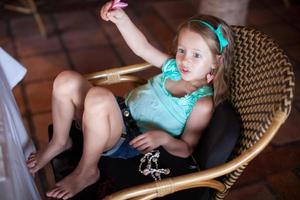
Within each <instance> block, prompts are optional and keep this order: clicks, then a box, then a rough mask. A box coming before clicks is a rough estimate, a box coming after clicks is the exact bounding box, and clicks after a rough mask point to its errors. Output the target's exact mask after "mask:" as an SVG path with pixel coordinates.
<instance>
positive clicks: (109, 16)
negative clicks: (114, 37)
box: [100, 1, 126, 24]
mask: <svg viewBox="0 0 300 200" xmlns="http://www.w3.org/2000/svg"><path fill="white" fill-rule="evenodd" d="M112 4H113V2H112V1H109V2H107V3H106V4H104V6H102V8H101V10H100V16H101V18H102V19H103V20H105V21H112V22H113V23H115V24H116V23H118V22H120V21H122V19H124V17H125V16H126V14H125V12H124V11H123V10H122V9H120V8H118V9H113V10H112V9H111V6H112Z"/></svg>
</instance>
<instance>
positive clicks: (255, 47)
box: [86, 27, 294, 200]
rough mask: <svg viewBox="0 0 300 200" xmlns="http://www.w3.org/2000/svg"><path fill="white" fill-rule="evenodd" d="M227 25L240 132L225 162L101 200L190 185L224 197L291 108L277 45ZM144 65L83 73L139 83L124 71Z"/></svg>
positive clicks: (96, 79)
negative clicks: (232, 48) (231, 40)
mask: <svg viewBox="0 0 300 200" xmlns="http://www.w3.org/2000/svg"><path fill="white" fill-rule="evenodd" d="M233 28H234V31H235V34H236V37H235V46H236V47H235V49H236V51H235V56H234V67H233V69H232V73H231V86H230V87H231V96H230V100H231V102H232V104H233V106H234V107H235V109H236V110H237V111H238V113H239V114H240V116H241V120H242V131H241V139H240V140H239V142H238V144H237V146H236V148H235V150H234V152H233V154H232V156H231V159H230V161H228V162H227V163H225V164H222V165H220V166H217V167H213V168H210V169H207V170H204V171H199V172H195V173H192V174H187V175H183V176H178V177H174V178H167V179H162V180H161V181H157V182H153V183H148V184H143V185H139V186H136V187H132V188H129V189H125V190H121V191H119V192H116V193H114V194H111V195H109V196H107V197H106V199H143V200H145V199H153V198H156V197H161V196H165V195H167V194H170V193H174V192H176V191H179V190H184V189H187V188H195V187H209V188H213V189H215V190H216V193H215V195H214V199H224V197H225V196H226V194H227V192H228V190H229V189H230V188H231V187H232V185H233V184H234V183H235V182H236V180H237V179H238V178H239V176H240V175H241V173H242V172H243V171H244V169H245V168H246V166H247V165H248V163H249V162H250V161H251V160H252V159H253V158H255V157H256V156H257V155H258V154H259V153H260V152H261V151H262V150H263V149H264V148H265V147H266V146H267V145H268V143H269V142H270V141H271V139H272V138H273V137H274V135H275V134H276V132H277V130H278V129H279V127H280V126H281V125H282V124H283V123H284V121H285V120H286V118H287V116H288V115H289V113H290V111H291V102H292V98H293V87H294V74H293V70H292V66H291V64H290V62H289V60H288V58H287V56H286V55H285V54H284V53H283V51H282V50H281V49H280V48H279V46H278V45H277V44H276V43H275V42H274V41H273V40H272V39H271V38H269V37H268V36H267V35H265V34H262V33H260V32H259V31H257V30H254V29H251V28H247V27H233ZM149 67H151V66H150V65H149V64H147V63H144V64H138V65H132V66H127V67H123V68H116V69H111V70H106V71H104V72H97V73H92V74H88V75H87V76H86V77H87V78H88V79H89V80H91V81H92V82H93V83H94V84H111V83H116V82H120V81H137V82H139V81H141V80H140V79H138V78H136V77H133V76H127V75H124V74H127V73H132V72H136V71H139V70H144V69H147V68H149ZM195 154H197V152H195ZM196 157H197V156H196ZM220 177H221V179H220ZM220 180H221V181H220Z"/></svg>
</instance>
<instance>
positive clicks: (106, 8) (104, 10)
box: [100, 2, 112, 21]
mask: <svg viewBox="0 0 300 200" xmlns="http://www.w3.org/2000/svg"><path fill="white" fill-rule="evenodd" d="M111 5H112V2H107V3H106V4H105V5H104V6H103V7H102V8H101V10H100V15H101V18H102V19H103V20H105V21H108V20H109V18H108V17H107V14H108V13H109V10H110V8H111Z"/></svg>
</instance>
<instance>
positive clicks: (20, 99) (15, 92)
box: [13, 85, 26, 115]
mask: <svg viewBox="0 0 300 200" xmlns="http://www.w3.org/2000/svg"><path fill="white" fill-rule="evenodd" d="M13 95H14V97H15V100H16V102H17V105H18V107H19V110H20V114H21V115H24V114H25V111H26V104H25V102H24V96H23V94H22V91H21V86H19V85H18V86H16V87H14V89H13Z"/></svg>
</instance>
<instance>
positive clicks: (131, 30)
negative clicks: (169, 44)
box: [100, 2, 170, 68]
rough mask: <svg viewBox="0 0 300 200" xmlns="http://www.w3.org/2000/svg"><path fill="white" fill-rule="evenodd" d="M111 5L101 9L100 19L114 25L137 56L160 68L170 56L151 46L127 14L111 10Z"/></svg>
mask: <svg viewBox="0 0 300 200" xmlns="http://www.w3.org/2000/svg"><path fill="white" fill-rule="evenodd" d="M111 5H112V2H108V3H106V4H105V5H104V6H103V7H102V8H101V11H100V12H101V17H102V19H103V20H105V21H109V20H110V21H112V22H113V23H114V24H116V26H117V28H118V29H119V31H120V33H121V35H122V36H123V38H124V40H125V41H126V43H127V45H128V46H129V48H130V49H131V50H132V51H133V52H134V53H135V54H136V55H137V56H139V57H141V58H143V59H144V60H145V61H147V62H149V63H151V64H152V65H154V66H156V67H159V68H160V67H161V66H162V65H163V63H164V62H165V61H166V60H167V59H168V58H169V57H170V56H169V55H167V54H165V53H163V52H161V51H160V50H158V49H157V48H155V47H154V46H152V45H151V44H150V43H149V42H148V40H147V38H146V37H145V35H144V34H143V33H142V32H141V31H140V30H139V29H138V28H137V27H136V26H135V24H134V23H133V22H132V21H131V20H130V18H129V17H128V15H127V14H126V13H125V12H124V11H123V10H122V9H115V10H112V9H111Z"/></svg>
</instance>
